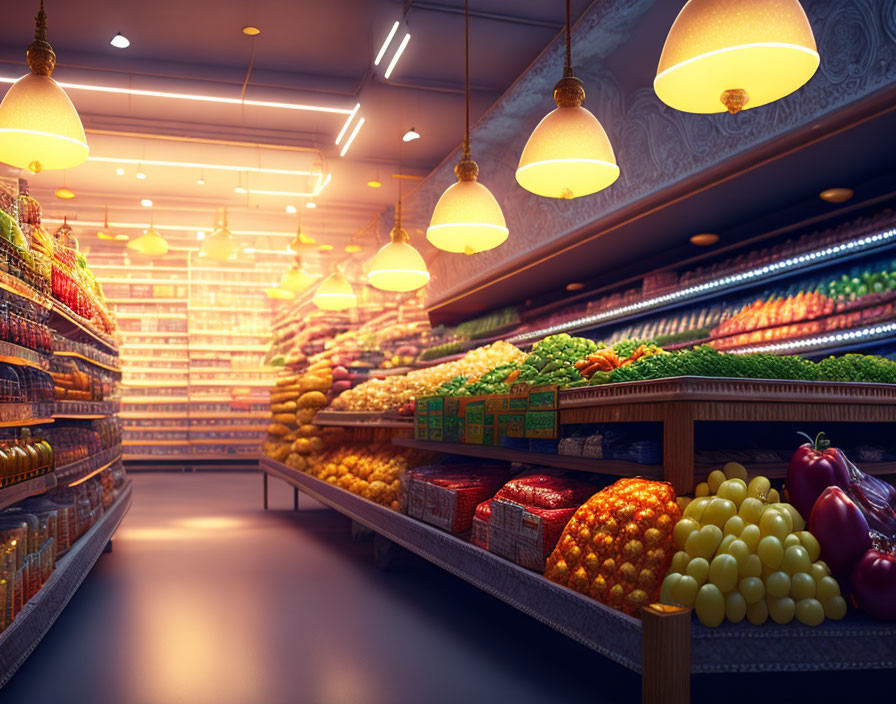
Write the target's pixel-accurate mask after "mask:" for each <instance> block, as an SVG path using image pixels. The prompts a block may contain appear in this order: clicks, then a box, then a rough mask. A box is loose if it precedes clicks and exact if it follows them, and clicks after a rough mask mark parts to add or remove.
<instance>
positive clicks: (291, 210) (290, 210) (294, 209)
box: [286, 205, 298, 215]
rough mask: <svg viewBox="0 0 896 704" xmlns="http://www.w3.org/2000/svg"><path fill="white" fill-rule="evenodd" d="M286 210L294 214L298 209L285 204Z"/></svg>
mask: <svg viewBox="0 0 896 704" xmlns="http://www.w3.org/2000/svg"><path fill="white" fill-rule="evenodd" d="M286 212H287V213H289V214H290V215H295V214H296V213H297V212H298V209H297V208H296V206H294V205H287V206H286Z"/></svg>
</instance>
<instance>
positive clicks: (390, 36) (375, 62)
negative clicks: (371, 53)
mask: <svg viewBox="0 0 896 704" xmlns="http://www.w3.org/2000/svg"><path fill="white" fill-rule="evenodd" d="M400 24H401V23H400V22H399V21H398V20H395V24H393V25H392V29H390V30H389V34H388V36H386V41H384V42H383V45H382V46H381V47H380V50H379V53H378V54H377V55H376V58H375V59H374V60H373V65H374V66H379V65H380V61H382V60H383V57H384V56H385V55H386V49H388V48H389V45H390V44H391V43H392V39H393V38H394V37H395V33H396V32H397V31H398V26H399V25H400Z"/></svg>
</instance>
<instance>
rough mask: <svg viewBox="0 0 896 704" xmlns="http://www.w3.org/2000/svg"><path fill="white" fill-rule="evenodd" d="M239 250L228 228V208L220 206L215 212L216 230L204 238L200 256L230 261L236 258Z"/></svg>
mask: <svg viewBox="0 0 896 704" xmlns="http://www.w3.org/2000/svg"><path fill="white" fill-rule="evenodd" d="M239 251H240V246H239V245H238V244H237V242H236V240H234V239H233V235H231V233H230V230H228V229H227V209H226V208H218V210H217V212H216V213H215V231H214V232H213V233H212V234H211V235H209V236H208V237H206V238H205V239H204V240H203V242H202V247H201V248H200V250H199V256H200V257H208V258H209V259H214V260H216V261H219V262H229V261H233V260H234V259H236V255H237V254H238V253H239Z"/></svg>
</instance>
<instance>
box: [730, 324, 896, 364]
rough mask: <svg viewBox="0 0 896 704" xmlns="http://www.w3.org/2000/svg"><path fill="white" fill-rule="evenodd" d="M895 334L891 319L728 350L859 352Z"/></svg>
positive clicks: (806, 353)
mask: <svg viewBox="0 0 896 704" xmlns="http://www.w3.org/2000/svg"><path fill="white" fill-rule="evenodd" d="M894 335H896V321H892V320H891V321H888V322H885V323H879V324H876V325H870V326H868V327H862V328H849V329H845V330H832V331H830V332H825V333H821V334H818V335H810V336H808V337H800V338H796V339H793V340H782V341H773V342H769V343H764V342H760V343H749V344H746V345H742V346H740V347H732V348H729V349H726V350H725V352H734V353H745V352H766V351H768V350H770V349H773V350H774V351H775V352H778V353H780V354H784V353H786V354H796V353H798V352H802V353H804V354H805V355H807V356H812V357H818V356H823V355H828V354H839V353H841V352H842V351H843V349H844V348H847V349H848V350H849V351H850V352H857V351H858V350H860V349H863V348H866V347H872V346H876V345H879V344H881V343H886V342H890V341H892V340H893V336H894Z"/></svg>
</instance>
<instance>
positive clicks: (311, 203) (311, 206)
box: [305, 200, 317, 210]
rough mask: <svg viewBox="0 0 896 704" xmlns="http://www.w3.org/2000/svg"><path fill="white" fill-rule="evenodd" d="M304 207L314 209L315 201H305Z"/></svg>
mask: <svg viewBox="0 0 896 704" xmlns="http://www.w3.org/2000/svg"><path fill="white" fill-rule="evenodd" d="M305 207H306V208H309V209H310V210H314V209H315V208H316V207H317V203H315V202H314V201H313V200H309V201H308V202H307V203H305Z"/></svg>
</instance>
